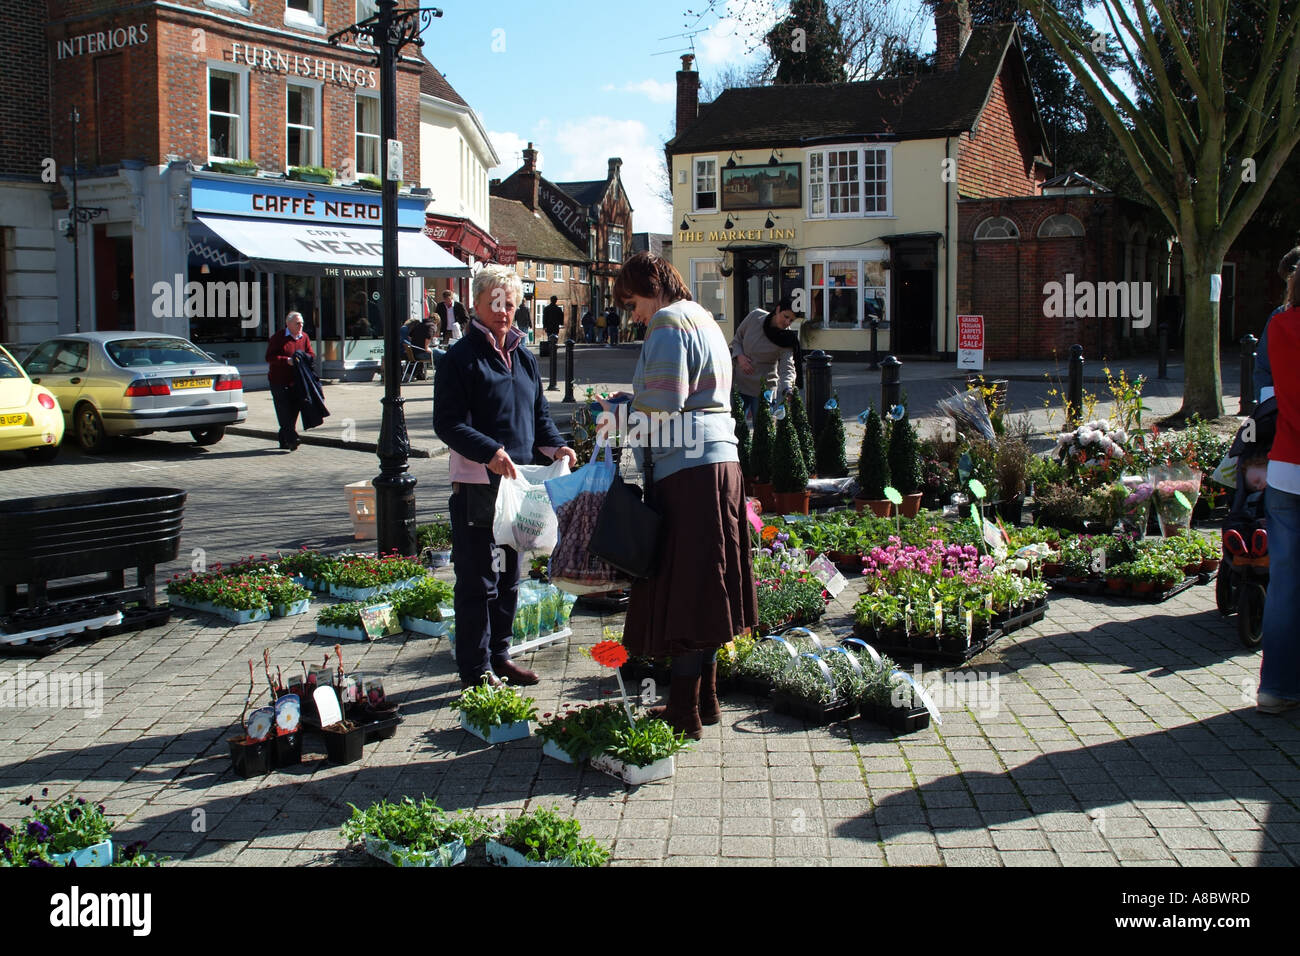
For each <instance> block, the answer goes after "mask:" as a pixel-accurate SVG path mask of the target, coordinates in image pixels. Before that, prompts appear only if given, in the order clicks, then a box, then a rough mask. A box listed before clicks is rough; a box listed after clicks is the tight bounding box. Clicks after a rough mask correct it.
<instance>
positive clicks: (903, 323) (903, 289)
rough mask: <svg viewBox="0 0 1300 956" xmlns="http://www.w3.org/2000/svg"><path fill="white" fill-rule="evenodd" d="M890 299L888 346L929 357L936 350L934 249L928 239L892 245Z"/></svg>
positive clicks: (935, 262)
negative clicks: (891, 293) (892, 297)
mask: <svg viewBox="0 0 1300 956" xmlns="http://www.w3.org/2000/svg"><path fill="white" fill-rule="evenodd" d="M892 258H893V276H892V282H891V283H890V285H891V287H892V289H893V294H894V301H893V303H892V306H893V307H892V308H891V310H890V328H891V336H890V348H891V350H892V351H893V352H894V353H895V354H897V355H900V356H901V355H911V356H924V357H925V358H930V357H932V356H934V355H936V354H938V351H939V339H938V326H939V323H938V310H937V309H936V307H935V304H936V293H937V290H936V287H935V280H936V277H937V272H936V269H937V264H938V250H937V249H936V248H935V244H934V243H933V242H929V241H909V242H900V243H897V244H896V245H895V246H894V251H893V256H892Z"/></svg>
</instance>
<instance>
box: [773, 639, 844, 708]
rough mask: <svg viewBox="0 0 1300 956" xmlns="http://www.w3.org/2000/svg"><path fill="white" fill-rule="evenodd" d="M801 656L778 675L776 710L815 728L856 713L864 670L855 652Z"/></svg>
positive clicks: (842, 651)
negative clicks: (856, 701) (857, 694)
mask: <svg viewBox="0 0 1300 956" xmlns="http://www.w3.org/2000/svg"><path fill="white" fill-rule="evenodd" d="M833 650H840V651H841V652H840V653H826V654H824V655H821V656H819V655H817V654H812V653H804V654H800V655H799V656H798V657H797V658H795V659H794V660H793V661H792V662H791V664H790V666H789V667H787V668H785V669H784V670H782V671H781V672H780V673H779V674H777V676H776V679H775V681H774V683H773V686H772V709H773V710H775V711H776V712H777V713H779V714H790V715H791V716H793V717H798V718H800V719H802V720H805V721H807V722H808V723H811V724H815V725H822V724H828V723H831V722H833V721H837V720H842V719H844V718H845V717H848V716H850V715H851V714H852V713H853V712H854V711H855V710H856V703H855V699H856V693H857V685H858V682H859V681H861V672H862V667H861V665H860V664H858V661H857V658H856V657H855V656H853V654H852V652H850V651H845V650H842V649H833Z"/></svg>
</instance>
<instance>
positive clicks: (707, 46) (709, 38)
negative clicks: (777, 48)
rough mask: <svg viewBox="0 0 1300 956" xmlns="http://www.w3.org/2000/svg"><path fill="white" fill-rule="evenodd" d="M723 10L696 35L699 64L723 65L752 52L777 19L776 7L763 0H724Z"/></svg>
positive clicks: (761, 42) (760, 45) (758, 46)
mask: <svg viewBox="0 0 1300 956" xmlns="http://www.w3.org/2000/svg"><path fill="white" fill-rule="evenodd" d="M726 11H727V12H726V15H725V16H723V17H721V18H720V19H719V20H718V22H717V23H714V24H713V25H712V26H710V27H709V29H708V30H706V31H705V32H704V33H702V34H700V35H699V36H698V37H697V38H696V41H695V48H696V53H697V54H698V55H699V59H700V62H699V66H726V65H728V64H731V63H734V62H735V61H737V60H741V59H743V58H745V57H747V56H750V55H752V53H753V51H754V50H755V48H761V47H762V44H763V37H764V36H766V35H767V32H768V31H769V30H771V29H772V27H773V26H775V25H776V22H777V19H778V16H777V14H778V11H777V10H774V9H773V7H772V5H771V4H770V3H768V2H764V0H727V6H726ZM782 12H783V11H782Z"/></svg>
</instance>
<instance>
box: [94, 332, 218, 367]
mask: <svg viewBox="0 0 1300 956" xmlns="http://www.w3.org/2000/svg"><path fill="white" fill-rule="evenodd" d="M104 348H105V349H107V350H108V357H109V358H111V359H112V360H113V362H114V363H115V364H117V365H119V366H121V367H122V368H144V367H146V366H150V365H194V364H195V363H196V362H203V363H204V364H209V363H211V362H212V357H211V356H209V355H208V353H207V352H203V351H201V350H199V349H198V348H196V347H195V346H193V345H191V344H190V343H189V342H186V341H185V340H184V339H114V340H113V341H112V342H108V343H107V344H105V346H104Z"/></svg>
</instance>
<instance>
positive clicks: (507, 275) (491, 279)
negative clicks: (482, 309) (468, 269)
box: [471, 265, 524, 303]
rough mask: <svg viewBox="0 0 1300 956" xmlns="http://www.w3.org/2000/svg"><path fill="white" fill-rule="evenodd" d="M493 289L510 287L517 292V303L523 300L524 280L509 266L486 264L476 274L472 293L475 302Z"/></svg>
mask: <svg viewBox="0 0 1300 956" xmlns="http://www.w3.org/2000/svg"><path fill="white" fill-rule="evenodd" d="M493 289H509V290H510V291H511V292H513V293H514V294H515V302H516V303H519V302H522V301H523V298H524V283H523V280H522V279H520V278H519V276H517V275H516V274H515V270H514V269H511V268H510V267H509V266H498V265H492V266H484V267H483V268H482V269H480V270H479V271H478V272H477V273H476V274H475V275H474V285H473V288H472V289H471V295H472V297H473V299H474V301H475V302H477V301H478V297H479V296H481V295H482V294H483V293H484V292H491V291H492V290H493Z"/></svg>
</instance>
